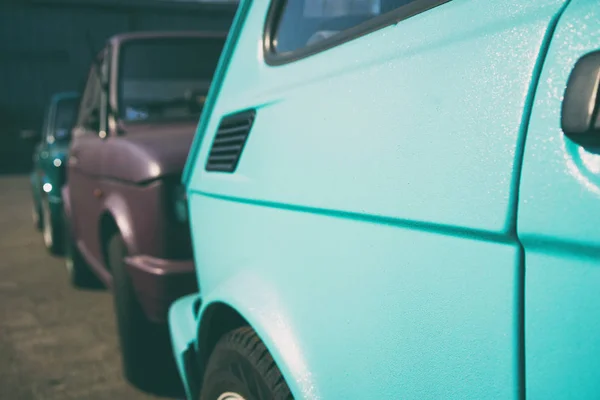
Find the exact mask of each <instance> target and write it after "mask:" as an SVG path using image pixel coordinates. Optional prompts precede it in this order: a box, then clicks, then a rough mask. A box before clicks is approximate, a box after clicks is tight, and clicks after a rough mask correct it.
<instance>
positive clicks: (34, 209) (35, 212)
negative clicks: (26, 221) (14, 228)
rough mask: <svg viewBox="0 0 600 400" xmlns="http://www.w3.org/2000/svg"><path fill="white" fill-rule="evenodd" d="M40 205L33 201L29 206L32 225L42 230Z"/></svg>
mask: <svg viewBox="0 0 600 400" xmlns="http://www.w3.org/2000/svg"><path fill="white" fill-rule="evenodd" d="M40 214H41V211H40V207H38V206H37V205H36V204H35V202H33V204H32V206H31V219H32V220H33V226H34V227H35V229H36V230H38V231H40V232H41V231H42V217H41V215H40Z"/></svg>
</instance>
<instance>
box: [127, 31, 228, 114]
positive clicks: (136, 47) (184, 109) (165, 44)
mask: <svg viewBox="0 0 600 400" xmlns="http://www.w3.org/2000/svg"><path fill="white" fill-rule="evenodd" d="M224 43H225V39H224V38H201V37H169V38H149V39H136V40H132V41H129V42H126V43H125V44H124V45H123V46H122V47H121V56H120V60H121V63H120V68H119V72H120V73H119V77H120V78H119V96H118V97H119V117H120V118H121V119H122V120H124V121H128V122H131V121H146V120H156V119H180V118H198V115H199V113H200V111H201V109H202V105H203V102H204V99H205V96H206V94H207V93H208V89H209V87H210V82H211V79H212V76H213V73H214V71H215V69H216V66H217V62H218V61H219V56H220V55H221V50H222V48H223V45H224Z"/></svg>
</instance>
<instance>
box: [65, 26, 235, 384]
mask: <svg viewBox="0 0 600 400" xmlns="http://www.w3.org/2000/svg"><path fill="white" fill-rule="evenodd" d="M225 37H226V33H214V32H213V33H203V32H177V33H166V32H161V33H157V32H154V33H134V34H124V35H119V36H115V37H113V38H111V39H110V40H109V42H108V44H107V45H106V47H105V48H104V49H103V50H102V51H101V52H100V54H99V55H98V58H97V60H96V61H95V62H94V63H93V65H92V67H91V69H90V72H89V76H88V80H87V84H86V86H85V90H84V91H83V92H82V93H83V95H82V98H81V103H80V106H79V111H78V117H77V121H76V123H75V126H74V127H73V129H72V130H71V132H72V141H71V146H70V149H69V157H68V162H67V184H66V185H65V187H64V189H63V199H64V212H65V215H64V220H65V227H66V229H65V231H66V240H65V250H66V254H67V261H66V265H67V269H68V271H69V275H70V278H71V281H72V283H73V284H74V285H75V286H79V287H86V286H91V285H95V284H97V283H98V282H97V281H98V280H99V281H101V282H102V283H104V284H105V285H106V286H108V287H109V288H111V289H112V291H113V293H114V303H115V309H116V316H117V325H118V331H119V337H120V343H121V350H122V356H123V366H124V371H125V375H126V377H127V378H128V379H129V381H130V382H132V383H133V384H134V385H136V386H138V387H140V388H142V389H146V390H152V391H155V390H156V388H154V387H153V385H155V384H157V383H159V382H157V377H156V376H155V374H154V373H155V372H157V371H155V370H153V368H155V367H157V366H158V367H159V368H160V371H158V372H160V374H159V377H160V380H162V381H165V373H166V372H165V371H166V369H165V368H166V364H170V363H172V360H171V359H170V357H171V355H170V351H169V340H168V336H167V335H168V333H167V327H166V324H165V323H164V322H166V316H167V310H168V307H169V305H170V304H171V302H173V301H174V300H175V299H177V298H178V297H180V296H182V295H184V294H187V293H190V292H193V291H195V290H197V284H196V278H195V274H194V265H193V261H192V247H191V243H190V233H189V227H188V222H187V215H186V213H185V211H184V212H181V211H180V210H181V207H179V208H178V205H181V204H179V203H178V202H182V201H184V199H183V198H182V196H183V190H181V187H180V174H181V171H182V169H183V165H184V162H185V159H186V157H187V153H188V149H189V148H190V144H191V142H192V138H193V135H194V133H195V128H196V124H197V121H198V118H199V114H200V111H201V110H202V105H203V102H204V99H205V96H206V94H207V92H208V89H209V86H210V82H211V79H212V75H213V73H214V70H215V68H216V65H217V62H218V59H219V56H220V53H221V50H222V47H223V44H224V41H225ZM178 210H179V211H178ZM184 210H185V208H184ZM161 357H166V358H165V359H162V358H161ZM161 359H162V360H167V361H168V362H167V363H166V364H165V362H157V360H161ZM171 366H172V367H173V368H170V367H169V368H168V369H169V373H172V374H173V376H176V375H175V374H176V372H175V368H174V365H171ZM148 386H151V387H148Z"/></svg>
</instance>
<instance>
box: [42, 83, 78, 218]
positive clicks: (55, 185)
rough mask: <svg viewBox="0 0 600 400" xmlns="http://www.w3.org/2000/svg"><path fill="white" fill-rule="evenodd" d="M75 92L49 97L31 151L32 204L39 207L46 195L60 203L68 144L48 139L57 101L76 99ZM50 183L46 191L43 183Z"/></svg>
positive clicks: (52, 125)
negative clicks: (39, 134) (39, 135)
mask: <svg viewBox="0 0 600 400" xmlns="http://www.w3.org/2000/svg"><path fill="white" fill-rule="evenodd" d="M78 97H79V94H78V93H76V92H61V93H56V94H54V95H53V96H52V97H51V99H50V105H49V106H48V110H47V111H46V112H47V115H46V119H45V121H44V126H43V127H42V134H41V141H40V143H39V144H38V145H37V146H36V148H35V150H34V153H33V156H32V157H33V171H32V172H31V174H30V181H31V184H32V194H33V201H34V205H35V206H36V207H38V209H39V208H40V207H41V200H42V198H44V197H47V198H48V200H49V202H50V203H51V204H56V203H61V201H62V196H61V188H62V185H63V184H64V183H65V177H64V168H65V165H64V164H65V161H66V156H67V153H68V151H69V145H68V143H66V142H61V141H55V140H49V139H51V138H53V135H54V132H53V129H54V118H55V116H56V115H55V114H56V107H57V103H59V102H60V101H62V100H73V99H77V98H78ZM46 183H48V184H50V186H47V187H49V188H50V189H49V190H48V191H47V192H46V191H44V190H43V189H42V188H43V186H44V184H46Z"/></svg>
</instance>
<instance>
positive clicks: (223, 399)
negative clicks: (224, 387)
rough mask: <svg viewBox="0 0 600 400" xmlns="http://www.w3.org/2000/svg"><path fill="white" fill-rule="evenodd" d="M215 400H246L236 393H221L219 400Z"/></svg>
mask: <svg viewBox="0 0 600 400" xmlns="http://www.w3.org/2000/svg"><path fill="white" fill-rule="evenodd" d="M217 400H246V399H244V396H242V395H241V394H237V393H233V392H226V393H223V394H222V395H220V396H219V398H217Z"/></svg>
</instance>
